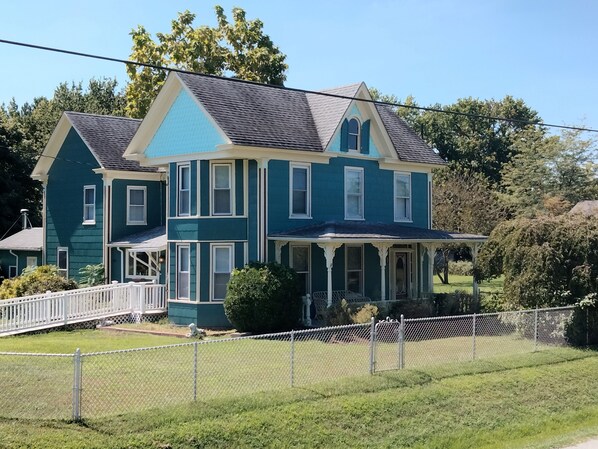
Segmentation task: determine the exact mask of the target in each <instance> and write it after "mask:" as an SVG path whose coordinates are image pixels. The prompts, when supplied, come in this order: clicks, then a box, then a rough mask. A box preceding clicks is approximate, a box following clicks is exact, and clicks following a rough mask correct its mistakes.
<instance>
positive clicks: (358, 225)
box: [269, 221, 487, 241]
mask: <svg viewBox="0 0 598 449" xmlns="http://www.w3.org/2000/svg"><path fill="white" fill-rule="evenodd" d="M269 237H273V238H281V239H284V238H289V239H292V238H304V239H333V240H334V239H337V240H344V239H346V240H351V239H363V240H369V239H371V240H421V241H484V240H486V239H487V237H485V236H483V235H476V234H460V233H457V232H447V231H440V230H437V229H424V228H415V227H412V226H405V225H401V224H398V223H364V222H346V221H342V222H326V223H320V224H316V225H312V226H306V227H303V228H298V229H292V230H289V231H284V232H277V233H273V234H270V235H269Z"/></svg>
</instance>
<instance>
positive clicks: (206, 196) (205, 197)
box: [199, 161, 210, 217]
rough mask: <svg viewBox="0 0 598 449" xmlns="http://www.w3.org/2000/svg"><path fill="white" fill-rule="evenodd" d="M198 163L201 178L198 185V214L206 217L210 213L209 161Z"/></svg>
mask: <svg viewBox="0 0 598 449" xmlns="http://www.w3.org/2000/svg"><path fill="white" fill-rule="evenodd" d="M199 163H200V174H199V178H200V179H201V186H200V189H199V190H200V192H199V193H200V195H201V201H200V215H201V216H202V217H207V216H208V215H210V161H199Z"/></svg>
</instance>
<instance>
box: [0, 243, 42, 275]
mask: <svg viewBox="0 0 598 449" xmlns="http://www.w3.org/2000/svg"><path fill="white" fill-rule="evenodd" d="M12 252H13V253H15V254H16V255H17V257H18V258H19V261H18V265H17V261H16V260H15V256H13V255H12V254H10V252H9V251H8V250H4V249H3V250H0V277H2V276H3V277H4V278H6V279H8V267H10V266H13V265H16V266H17V275H19V274H21V273H22V272H23V270H24V269H25V268H27V257H35V258H37V266H38V267H39V266H40V265H41V264H42V252H41V251H20V250H13V251H12Z"/></svg>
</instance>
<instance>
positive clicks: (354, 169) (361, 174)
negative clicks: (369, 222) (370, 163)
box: [344, 167, 365, 220]
mask: <svg viewBox="0 0 598 449" xmlns="http://www.w3.org/2000/svg"><path fill="white" fill-rule="evenodd" d="M350 172H356V173H359V177H360V178H361V194H360V195H359V196H360V202H361V203H360V206H361V216H357V215H356V216H350V215H349V213H348V212H349V208H348V201H347V200H348V192H347V176H348V173H350ZM344 182H345V185H344V196H345V220H365V201H364V198H365V175H364V170H363V167H345V177H344Z"/></svg>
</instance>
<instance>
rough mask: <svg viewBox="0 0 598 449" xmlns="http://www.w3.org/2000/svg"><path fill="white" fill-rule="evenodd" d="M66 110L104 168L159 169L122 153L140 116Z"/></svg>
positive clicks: (153, 170)
mask: <svg viewBox="0 0 598 449" xmlns="http://www.w3.org/2000/svg"><path fill="white" fill-rule="evenodd" d="M65 114H66V115H67V117H68V118H69V120H70V121H71V123H72V124H73V126H74V128H75V130H76V131H77V132H78V133H79V135H80V136H81V138H82V139H83V140H84V141H85V143H86V144H87V146H88V147H89V149H90V151H91V152H92V153H93V154H94V156H95V157H96V159H97V160H98V162H99V163H100V165H101V166H102V167H103V168H105V169H107V170H126V171H140V172H155V171H156V170H157V169H156V168H154V167H141V166H140V165H139V162H137V161H129V160H126V159H124V158H123V157H122V155H123V153H124V151H125V150H126V149H127V146H128V145H129V143H130V142H131V139H132V138H133V135H134V134H135V132H136V131H137V128H139V124H140V123H141V120H137V119H131V118H125V117H113V116H109V115H96V114H85V113H81V112H65Z"/></svg>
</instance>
